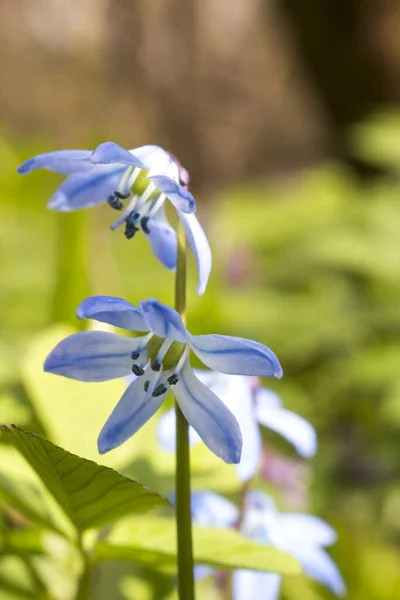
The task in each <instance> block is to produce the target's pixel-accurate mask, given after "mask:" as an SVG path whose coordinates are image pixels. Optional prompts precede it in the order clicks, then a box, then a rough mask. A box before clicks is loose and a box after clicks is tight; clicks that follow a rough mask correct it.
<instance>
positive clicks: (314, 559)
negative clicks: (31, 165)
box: [286, 544, 346, 596]
mask: <svg viewBox="0 0 400 600" xmlns="http://www.w3.org/2000/svg"><path fill="white" fill-rule="evenodd" d="M286 551H287V552H289V554H291V555H292V556H294V558H297V560H298V561H299V562H300V564H301V566H302V567H303V569H304V572H305V573H306V574H307V575H308V576H309V577H311V578H312V579H315V580H316V581H319V583H322V585H325V586H326V587H327V588H328V589H330V590H331V591H332V592H333V593H334V594H336V595H337V596H344V594H345V593H346V585H345V583H344V581H343V578H342V576H341V574H340V571H339V569H338V567H337V566H336V563H335V562H334V561H333V559H332V558H331V557H330V556H329V554H328V553H327V552H325V550H322V549H321V548H313V547H311V546H308V545H307V544H298V545H297V546H296V547H291V548H286Z"/></svg>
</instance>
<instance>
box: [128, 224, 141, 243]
mask: <svg viewBox="0 0 400 600" xmlns="http://www.w3.org/2000/svg"><path fill="white" fill-rule="evenodd" d="M138 231H139V228H138V227H136V225H132V224H131V223H128V222H127V223H126V225H125V231H124V236H125V237H126V239H127V240H131V239H132V238H133V237H134V235H135V233H137V232H138Z"/></svg>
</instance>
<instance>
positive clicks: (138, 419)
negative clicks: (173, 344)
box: [97, 369, 168, 454]
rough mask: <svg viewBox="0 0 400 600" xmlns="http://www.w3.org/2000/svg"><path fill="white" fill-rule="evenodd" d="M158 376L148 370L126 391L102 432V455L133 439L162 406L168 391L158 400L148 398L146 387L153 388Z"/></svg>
mask: <svg viewBox="0 0 400 600" xmlns="http://www.w3.org/2000/svg"><path fill="white" fill-rule="evenodd" d="M158 376H159V374H158V373H157V372H155V371H152V370H151V369H148V370H147V371H146V372H145V374H144V375H143V376H142V377H138V378H137V379H135V380H134V381H133V382H132V383H131V384H130V386H129V387H128V388H127V389H126V391H125V393H124V394H123V396H122V398H121V400H120V401H119V402H118V404H117V406H116V407H115V408H114V410H113V412H112V413H111V415H110V416H109V418H108V419H107V422H106V424H105V425H104V427H103V429H102V430H101V432H100V435H99V439H98V443H97V444H98V449H99V452H100V454H104V453H105V452H109V451H110V450H113V449H114V448H117V447H118V446H120V445H121V444H123V443H124V442H125V441H126V440H127V439H129V438H130V437H132V436H133V434H135V433H136V432H137V431H138V430H139V429H140V428H141V427H142V426H143V425H144V424H145V423H146V422H147V421H148V420H149V419H150V417H152V416H153V415H154V413H155V412H156V411H157V410H158V408H159V407H160V406H161V404H162V403H163V401H164V399H165V397H166V395H167V394H168V391H167V392H166V393H165V394H162V395H161V396H158V397H156V398H154V397H153V396H150V398H147V396H148V394H147V392H146V390H145V387H144V385H145V382H146V381H149V387H151V385H152V383H153V381H154V379H155V378H156V377H158Z"/></svg>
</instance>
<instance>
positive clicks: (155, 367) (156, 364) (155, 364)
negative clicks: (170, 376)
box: [150, 359, 161, 371]
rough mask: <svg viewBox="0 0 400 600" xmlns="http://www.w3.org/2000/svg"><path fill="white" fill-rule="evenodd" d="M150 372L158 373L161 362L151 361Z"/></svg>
mask: <svg viewBox="0 0 400 600" xmlns="http://www.w3.org/2000/svg"><path fill="white" fill-rule="evenodd" d="M150 367H151V370H152V371H160V370H161V362H160V361H158V360H157V359H156V360H153V362H152V363H151V365H150Z"/></svg>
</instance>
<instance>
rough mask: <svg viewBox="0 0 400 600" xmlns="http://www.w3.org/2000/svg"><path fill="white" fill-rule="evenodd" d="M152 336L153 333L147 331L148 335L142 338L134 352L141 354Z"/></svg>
mask: <svg viewBox="0 0 400 600" xmlns="http://www.w3.org/2000/svg"><path fill="white" fill-rule="evenodd" d="M153 335H154V333H153V332H152V331H149V333H148V334H147V335H145V336H144V338H143V339H142V341H141V342H140V344H139V346H138V347H137V348H136V351H137V352H141V351H142V350H144V349H145V348H146V346H147V344H148V343H149V341H150V340H151V338H152V337H153Z"/></svg>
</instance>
